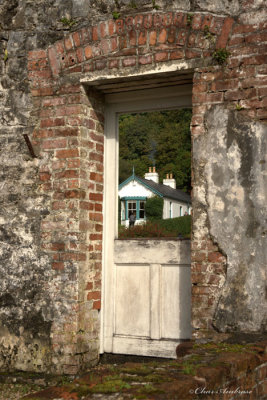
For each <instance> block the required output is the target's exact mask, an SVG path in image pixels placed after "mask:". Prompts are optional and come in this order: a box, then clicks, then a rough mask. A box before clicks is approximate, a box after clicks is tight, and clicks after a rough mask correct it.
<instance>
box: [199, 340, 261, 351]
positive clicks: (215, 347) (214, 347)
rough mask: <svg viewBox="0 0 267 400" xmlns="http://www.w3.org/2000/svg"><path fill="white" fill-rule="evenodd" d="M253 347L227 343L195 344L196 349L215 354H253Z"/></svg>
mask: <svg viewBox="0 0 267 400" xmlns="http://www.w3.org/2000/svg"><path fill="white" fill-rule="evenodd" d="M251 346H252V347H253V345H250V344H239V343H225V342H219V343H215V342H209V343H195V344H194V349H200V350H209V351H211V352H214V353H222V352H223V353H225V352H228V353H247V352H248V353H251V352H252V353H253V348H251Z"/></svg>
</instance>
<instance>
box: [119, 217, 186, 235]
mask: <svg viewBox="0 0 267 400" xmlns="http://www.w3.org/2000/svg"><path fill="white" fill-rule="evenodd" d="M190 232H191V216H190V215H187V216H184V217H178V218H170V219H158V220H153V221H149V222H147V223H145V224H142V225H135V226H134V227H133V228H126V227H125V226H120V227H119V238H120V239H130V238H153V237H154V238H156V237H172V238H174V237H175V238H177V237H178V236H179V235H182V236H183V237H184V238H189V237H190Z"/></svg>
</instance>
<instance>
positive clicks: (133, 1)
mask: <svg viewBox="0 0 267 400" xmlns="http://www.w3.org/2000/svg"><path fill="white" fill-rule="evenodd" d="M129 6H130V7H131V8H137V5H136V2H135V0H131V2H130V4H129Z"/></svg>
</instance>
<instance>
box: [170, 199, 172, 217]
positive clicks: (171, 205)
mask: <svg viewBox="0 0 267 400" xmlns="http://www.w3.org/2000/svg"><path fill="white" fill-rule="evenodd" d="M170 218H172V202H171V201H170Z"/></svg>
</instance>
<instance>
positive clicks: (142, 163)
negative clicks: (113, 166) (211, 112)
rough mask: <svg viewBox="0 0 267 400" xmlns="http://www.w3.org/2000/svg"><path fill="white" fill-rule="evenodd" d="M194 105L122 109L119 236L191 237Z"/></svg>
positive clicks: (120, 125)
mask: <svg viewBox="0 0 267 400" xmlns="http://www.w3.org/2000/svg"><path fill="white" fill-rule="evenodd" d="M191 117H192V112H191V109H190V108H180V109H176V110H160V111H151V112H141V113H132V114H129V113H128V114H121V115H119V123H118V129H119V191H118V194H119V199H118V201H119V213H118V223H119V238H126V237H153V235H156V236H157V237H164V236H165V237H177V236H178V235H179V237H189V236H190V227H191V221H190V214H191V197H190V195H191V132H190V123H191Z"/></svg>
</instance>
